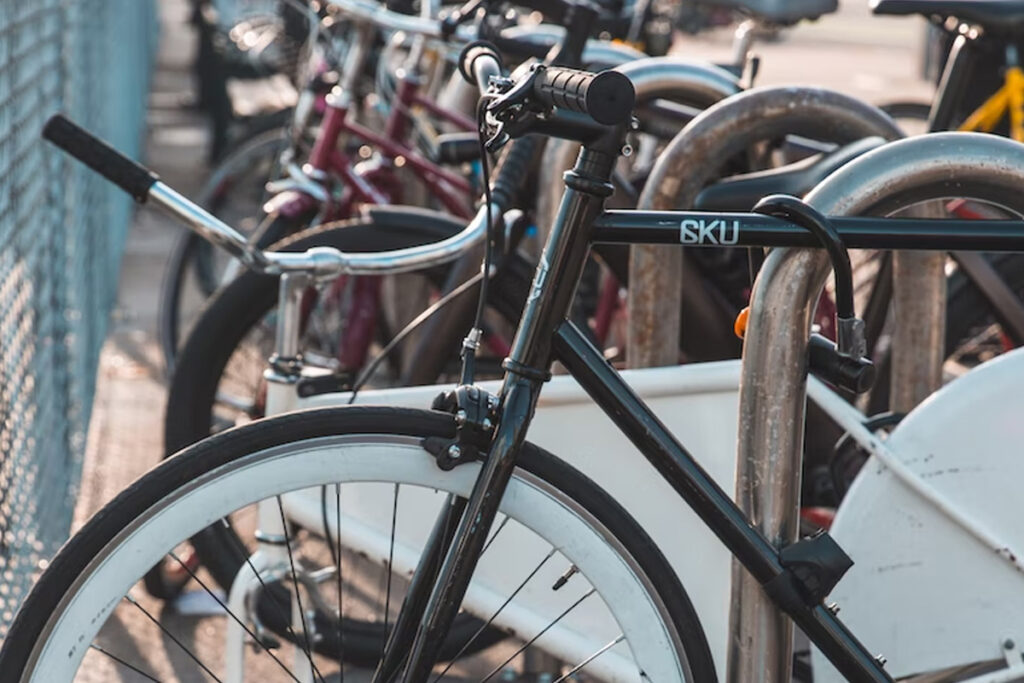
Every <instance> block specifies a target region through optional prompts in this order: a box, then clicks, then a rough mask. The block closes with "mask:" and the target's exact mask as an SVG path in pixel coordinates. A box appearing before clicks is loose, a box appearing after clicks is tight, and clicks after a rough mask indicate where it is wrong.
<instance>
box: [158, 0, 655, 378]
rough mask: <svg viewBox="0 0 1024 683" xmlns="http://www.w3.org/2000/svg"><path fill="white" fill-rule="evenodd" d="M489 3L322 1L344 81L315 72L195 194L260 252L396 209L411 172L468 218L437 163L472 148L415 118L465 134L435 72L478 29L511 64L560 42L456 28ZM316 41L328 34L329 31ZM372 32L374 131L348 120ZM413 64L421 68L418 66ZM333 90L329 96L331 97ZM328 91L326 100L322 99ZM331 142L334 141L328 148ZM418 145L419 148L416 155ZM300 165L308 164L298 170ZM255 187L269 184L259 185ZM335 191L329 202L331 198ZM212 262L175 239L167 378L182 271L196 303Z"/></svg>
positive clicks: (166, 292)
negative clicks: (342, 34)
mask: <svg viewBox="0 0 1024 683" xmlns="http://www.w3.org/2000/svg"><path fill="white" fill-rule="evenodd" d="M492 5H493V6H498V5H500V3H493V2H489V3H482V2H469V3H467V4H466V5H465V6H464V7H462V8H460V11H458V12H453V13H449V15H447V16H446V17H443V18H440V19H438V18H434V16H433V14H434V12H433V10H432V8H431V7H430V5H424V7H423V11H424V13H425V15H423V16H419V17H415V16H407V15H403V14H400V13H397V12H395V11H391V10H389V9H386V8H384V7H381V6H379V5H377V4H376V3H368V2H365V1H354V0H344V1H341V2H335V3H332V4H331V5H330V7H329V8H328V9H329V10H330V13H331V14H330V16H331V17H332V18H333V20H334V21H335V27H337V26H338V25H343V26H350V31H349V32H350V33H352V34H354V37H352V38H350V39H349V41H348V42H349V43H350V44H351V47H350V49H349V50H348V54H347V56H346V58H345V61H344V73H345V77H344V79H342V81H341V82H340V83H337V79H338V78H339V77H338V75H337V73H334V72H331V71H327V72H325V73H318V74H315V75H314V76H313V77H312V79H311V80H309V82H308V86H307V87H306V88H305V89H304V90H303V91H302V93H301V94H300V97H299V103H298V105H297V106H296V108H295V111H294V115H293V121H292V122H291V126H290V131H287V132H284V133H281V134H277V135H275V134H274V133H266V134H262V135H260V136H257V137H256V138H254V139H253V140H251V141H250V142H248V143H246V144H245V145H243V146H242V147H240V148H239V149H238V150H237V151H236V152H235V153H233V154H232V155H230V156H229V157H228V158H226V159H225V162H224V164H223V166H222V167H221V168H219V169H218V170H217V171H216V172H215V173H214V175H213V177H212V178H211V182H210V183H209V184H208V187H207V188H206V189H204V198H206V197H209V198H210V199H211V200H212V201H210V203H209V204H204V205H205V206H207V208H210V209H211V210H213V212H214V214H215V215H218V216H219V217H221V218H222V219H225V220H228V221H229V222H232V224H236V225H237V224H238V222H239V221H240V220H242V218H243V217H244V219H245V220H246V221H247V222H248V223H251V224H253V228H251V229H250V232H258V234H256V235H255V236H254V239H257V241H258V244H259V245H260V246H262V247H267V246H269V245H271V244H273V243H275V242H277V241H278V240H280V239H282V238H283V237H285V236H286V235H289V234H291V233H293V232H295V231H297V230H299V229H301V228H304V227H307V226H308V225H309V224H310V223H311V222H313V223H319V222H324V221H331V220H338V219H339V218H343V217H348V216H351V215H353V214H354V208H355V207H357V206H360V205H367V204H378V205H379V204H383V203H402V200H403V197H402V195H403V193H404V194H406V195H408V194H409V191H408V188H407V185H408V184H407V183H406V182H405V181H406V180H407V175H410V174H411V176H412V178H414V179H416V180H417V181H419V183H418V187H417V188H416V189H417V190H419V189H424V188H425V189H426V191H427V193H428V194H429V195H430V196H433V197H434V198H436V199H437V200H438V201H439V202H440V203H441V204H442V205H443V206H444V207H445V209H446V210H447V211H448V212H450V213H452V214H454V215H456V216H461V217H463V218H468V217H469V215H470V214H471V210H470V209H471V207H469V205H468V203H467V197H469V196H470V194H471V193H470V183H469V182H468V181H467V180H466V179H465V177H464V176H463V175H462V174H461V173H458V172H455V171H452V170H449V169H448V168H445V167H444V166H443V165H442V164H445V165H451V164H459V163H463V162H467V161H471V160H472V159H473V158H475V156H476V154H477V145H476V143H475V141H474V139H473V138H472V137H470V138H469V139H467V138H465V137H464V136H463V137H461V138H460V137H459V136H458V135H457V134H455V135H438V130H437V129H436V128H437V126H433V125H431V123H430V122H428V121H427V119H426V117H423V116H422V115H421V114H422V113H423V112H426V113H427V114H429V116H430V118H431V119H432V120H433V121H435V122H437V123H438V126H444V125H447V126H448V127H453V128H454V129H456V130H461V131H470V130H472V129H473V128H474V127H475V124H474V123H473V121H472V120H471V118H470V117H468V116H466V115H464V114H463V113H461V112H460V111H459V109H458V107H456V106H455V104H457V99H458V98H457V97H453V96H451V95H446V94H445V93H441V94H438V93H437V92H435V91H436V90H437V86H438V84H439V82H440V80H439V79H438V78H437V75H438V74H437V72H438V70H439V68H440V67H443V66H444V62H445V55H446V53H448V52H450V51H451V44H452V43H454V44H456V45H461V44H465V42H468V41H469V40H471V39H472V38H473V37H474V35H475V33H476V32H477V30H480V31H484V32H485V33H484V35H486V36H487V37H488V38H490V39H493V40H494V41H495V42H496V43H498V44H499V45H500V46H501V47H502V49H503V50H505V51H507V52H508V53H509V54H512V55H517V56H520V57H522V56H533V57H536V56H544V55H545V54H546V53H547V52H548V51H549V50H550V48H552V47H553V46H557V45H558V43H559V41H560V40H561V38H560V36H559V34H558V32H557V31H553V30H552V28H555V29H559V28H561V27H552V26H550V25H541V26H537V27H533V28H532V29H531V30H530V31H529V32H516V31H515V30H513V28H514V27H507V26H504V22H506V21H507V20H506V19H504V18H502V20H501V22H499V24H498V25H496V26H491V25H490V24H484V25H482V26H480V27H478V28H470V27H469V26H467V25H466V24H467V22H469V21H470V20H472V19H473V18H474V16H475V14H476V10H477V9H478V8H479V7H481V6H484V7H487V8H488V9H489V10H490V13H491V15H492V17H493V16H494V15H496V14H500V13H496V12H494V10H493V7H492ZM538 8H540V9H541V10H544V11H545V12H546V13H547V14H548V15H551V16H553V17H554V18H555V19H556V20H559V17H561V16H562V15H565V12H566V10H565V8H561V5H559V4H557V3H556V4H551V3H539V4H538ZM560 8H561V9H560ZM572 21H575V20H572ZM616 21H617V18H616V17H614V16H612V17H609V16H607V15H604V14H602V15H601V16H599V17H598V18H597V19H595V23H596V27H595V28H594V29H593V31H594V32H597V31H599V30H602V29H603V28H604V27H614V25H615V23H616ZM345 22H348V23H345ZM335 32H336V31H335ZM321 33H322V34H323V35H324V36H325V38H330V33H329V32H327V31H322V32H321ZM381 34H383V35H388V36H390V38H389V40H388V41H387V43H386V45H385V46H384V48H383V49H382V50H380V54H379V56H378V59H377V62H378V64H377V72H378V73H377V77H376V80H377V82H378V84H379V87H378V91H379V97H380V99H381V102H380V104H381V105H386V106H385V114H386V120H385V121H384V122H382V123H381V125H380V128H381V131H382V132H381V133H377V132H376V130H374V129H373V128H372V127H371V126H368V125H365V124H362V123H360V122H358V121H357V116H356V112H357V110H358V106H357V105H358V104H359V103H360V101H361V96H362V94H363V93H362V92H361V91H360V89H359V88H357V87H356V86H357V84H358V82H359V79H360V78H361V76H362V74H363V72H364V71H367V70H368V68H367V67H369V66H370V65H371V63H372V61H373V58H374V56H376V52H375V50H374V44H373V38H374V37H375V36H378V35H381ZM408 36H413V39H412V46H411V47H410V50H409V51H410V55H409V58H408V59H406V60H404V66H403V68H402V69H400V70H399V72H398V74H397V76H394V77H393V76H391V75H390V74H389V73H387V71H388V69H387V67H388V66H389V65H390V63H391V60H392V56H393V54H394V53H395V52H396V50H398V49H399V48H403V47H404V46H405V44H406V43H407V42H409V41H408V40H407V38H408ZM396 39H397V40H396ZM640 56H643V55H642V53H639V52H637V51H635V50H632V49H630V48H626V47H625V46H621V45H613V44H610V43H607V42H603V41H588V43H587V45H586V47H585V49H584V52H583V55H582V59H584V60H585V61H586V62H587V63H598V64H609V63H610V64H616V63H619V62H622V61H625V60H627V59H636V58H637V57H640ZM335 61H337V60H335ZM421 62H423V63H424V64H425V65H426V66H425V67H422V68H421V66H420V63H421ZM392 81H394V82H393V83H392ZM384 84H387V86H386V87H385V86H384ZM335 85H337V86H338V88H337V89H334V90H333V92H331V91H332V89H333V87H334V86H335ZM385 92H391V93H392V96H391V97H390V98H386V97H384V96H383V94H384V93H385ZM329 93H330V98H329V99H330V103H328V102H326V101H325V96H326V95H328V94H329ZM384 100H387V102H384ZM315 109H322V110H323V112H324V120H323V122H322V123H321V128H320V130H319V132H318V135H317V139H316V141H315V142H313V143H309V142H308V141H306V140H305V137H307V132H308V130H309V128H310V127H311V125H312V124H313V121H314V120H315V118H316V117H315V116H314V115H313V112H314V110H315ZM414 137H418V138H422V139H423V140H425V143H426V144H425V145H420V146H417V145H416V143H415V140H414ZM342 142H344V145H343V146H342V147H339V144H340V143H342ZM353 143H360V144H358V145H356V144H353ZM466 143H468V144H466ZM306 147H311V148H312V151H311V152H309V154H308V155H307V153H306V152H304V151H303V150H304V148H306ZM421 147H425V148H426V149H425V150H421ZM357 148H358V151H359V154H360V155H362V154H368V153H369V154H370V157H369V158H365V159H364V158H362V157H361V156H360V158H358V159H357V158H355V157H352V156H351V155H350V150H355V149H357ZM314 157H315V158H314ZM301 159H307V160H308V162H309V163H308V164H300V163H299V160H301ZM275 169H276V170H279V171H281V174H283V177H280V176H281V174H275V173H273V171H274V170H275ZM250 179H256V180H257V182H258V186H257V188H256V190H257V191H256V192H255V193H254V194H255V196H254V197H248V196H247V195H245V194H242V193H243V191H245V190H247V189H249V188H250V186H251V181H250ZM264 180H268V181H269V184H268V185H267V188H266V189H264V187H263V182H264ZM268 191H269V194H268ZM339 193H340V196H335V195H338V194H339ZM239 194H242V197H241V200H242V201H241V206H240V207H233V206H231V205H230V204H229V202H232V201H234V200H235V199H236V198H237V195H239ZM405 199H408V196H406V197H405ZM262 209H266V210H267V211H268V212H271V213H273V214H275V215H276V217H275V218H274V219H273V220H268V221H266V222H261V221H259V220H257V216H259V215H261V210H262ZM228 210H235V211H239V210H240V211H241V212H243V213H242V214H241V216H238V217H237V218H236V216H233V215H231V214H230V213H227V211H228ZM257 224H258V225H259V227H258V228H257V227H256V226H257ZM211 260H212V256H211V254H210V253H209V248H208V247H207V246H205V244H204V243H203V242H202V241H201V240H199V239H198V238H196V237H195V236H194V235H192V234H190V233H184V234H183V235H182V238H181V239H180V240H179V242H178V244H177V245H176V246H175V248H174V251H173V252H172V255H171V258H170V261H169V267H168V271H167V274H166V276H165V278H164V282H163V286H162V288H161V301H160V318H159V320H160V325H159V327H160V330H159V331H160V338H161V346H162V350H163V355H164V359H165V366H166V368H167V369H168V374H170V372H171V370H173V365H174V358H175V355H176V354H177V351H178V346H179V344H180V341H181V339H182V337H183V335H182V330H183V329H184V328H185V327H187V326H186V325H185V323H186V322H187V318H188V317H189V316H186V314H185V311H184V309H186V308H189V307H191V306H192V305H193V304H194V302H193V301H192V300H191V299H190V298H189V297H187V296H186V294H187V293H188V291H187V290H189V287H188V284H189V279H190V278H189V274H190V272H194V274H195V280H196V281H197V284H198V285H199V287H198V290H199V295H200V297H202V298H206V297H208V296H210V295H211V294H212V293H213V291H214V290H215V289H216V287H217V286H218V285H220V284H221V283H222V282H225V281H228V280H230V278H231V277H232V276H233V275H234V273H235V272H236V270H237V269H228V270H227V271H225V272H218V271H219V270H222V269H218V268H214V267H213V265H212V263H211ZM367 284H368V283H367V282H364V283H363V285H364V286H363V287H362V288H361V290H364V291H363V292H362V294H361V296H360V297H359V298H361V299H363V308H372V307H373V304H372V302H369V301H366V300H367V299H368V297H371V296H372V292H368V291H365V290H368V289H372V287H369V288H368V287H366V286H365V285H367ZM192 298H194V297H192ZM350 355H351V356H353V357H356V356H358V355H359V353H358V351H354V352H353V353H352V354H350Z"/></svg>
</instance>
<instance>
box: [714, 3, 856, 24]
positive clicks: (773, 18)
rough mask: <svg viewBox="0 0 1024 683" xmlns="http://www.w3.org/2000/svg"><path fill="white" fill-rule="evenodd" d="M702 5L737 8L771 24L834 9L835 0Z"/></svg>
mask: <svg viewBox="0 0 1024 683" xmlns="http://www.w3.org/2000/svg"><path fill="white" fill-rule="evenodd" d="M701 4H702V5H709V6H714V7H728V8H731V9H738V10H740V11H742V12H743V13H744V14H747V15H750V16H752V17H754V18H755V19H761V20H763V21H766V22H769V23H772V24H784V25H789V24H796V23H798V22H800V21H803V20H805V19H817V18H818V17H820V16H821V15H823V14H831V13H832V12H835V11H836V7H837V6H838V3H837V0H702V2H701Z"/></svg>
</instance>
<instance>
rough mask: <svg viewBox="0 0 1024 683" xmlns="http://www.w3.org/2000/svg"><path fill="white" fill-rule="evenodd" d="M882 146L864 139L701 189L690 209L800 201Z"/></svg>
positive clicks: (740, 208)
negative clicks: (769, 199)
mask: <svg viewBox="0 0 1024 683" xmlns="http://www.w3.org/2000/svg"><path fill="white" fill-rule="evenodd" d="M883 144H885V140H883V139H882V138H880V137H870V138H864V139H862V140H857V141H856V142H851V143H850V144H848V145H843V146H841V147H838V148H837V149H835V150H833V151H831V152H826V153H823V154H815V155H814V156H812V157H808V158H807V159H801V160H800V161H797V162H795V163H792V164H787V165H786V166H782V167H780V168H771V169H768V170H766V171H755V172H753V173H745V174H743V175H739V176H734V177H732V178H726V179H725V180H722V181H719V182H717V183H715V184H714V185H711V186H709V187H706V188H704V189H703V190H702V191H701V193H700V194H699V195H697V199H696V200H695V202H694V205H693V208H694V209H697V210H698V211H749V210H750V209H751V207H753V206H754V205H755V204H757V202H758V201H760V200H761V198H762V197H766V196H768V195H770V194H789V195H793V196H795V197H802V196H803V195H805V194H807V193H808V192H810V191H811V190H812V189H813V188H814V186H815V185H817V184H818V183H820V182H821V181H822V180H824V179H825V178H826V177H828V175H829V174H831V173H832V172H833V171H835V170H836V169H838V168H839V167H841V166H843V165H844V164H846V163H848V162H850V161H852V160H853V159H856V158H857V157H859V156H860V155H862V154H865V153H866V152H870V151H871V150H873V149H875V148H876V147H880V146H882V145H883Z"/></svg>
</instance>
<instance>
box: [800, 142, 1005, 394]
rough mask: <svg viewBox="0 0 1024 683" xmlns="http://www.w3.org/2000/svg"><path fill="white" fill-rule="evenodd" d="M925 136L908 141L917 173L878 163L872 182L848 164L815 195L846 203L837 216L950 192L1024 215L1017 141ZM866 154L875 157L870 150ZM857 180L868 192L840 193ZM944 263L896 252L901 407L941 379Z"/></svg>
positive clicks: (884, 210) (885, 210)
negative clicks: (900, 172) (920, 140)
mask: <svg viewBox="0 0 1024 683" xmlns="http://www.w3.org/2000/svg"><path fill="white" fill-rule="evenodd" d="M925 139H926V140H928V142H927V143H921V146H917V145H915V146H902V145H905V144H906V143H901V147H900V149H903V150H904V153H905V154H907V155H908V163H914V164H916V166H913V172H912V173H908V172H905V175H903V176H900V175H898V173H897V172H896V171H895V170H894V169H891V168H884V165H883V164H881V163H876V166H875V167H874V168H873V169H872V171H871V173H873V174H874V175H873V176H867V178H870V180H865V178H861V177H854V176H851V175H848V174H847V173H844V172H843V170H841V171H840V172H839V173H838V174H836V176H834V177H833V178H830V179H829V182H828V183H827V184H823V186H822V187H821V188H819V190H816V194H817V193H819V192H825V191H828V192H829V201H832V202H835V203H836V204H837V207H839V208H838V210H837V211H835V212H834V213H835V214H837V215H838V214H851V213H852V214H872V215H886V214H889V213H892V212H893V211H895V210H898V209H900V208H903V207H906V206H909V205H912V204H918V203H920V202H925V201H927V200H930V199H940V198H946V197H962V198H968V199H977V200H983V201H991V202H993V203H995V204H998V205H1000V206H1002V207H1003V208H1005V209H1007V210H1009V211H1012V212H1013V213H1016V214H1018V215H1020V214H1021V213H1022V210H1024V199H1022V198H1021V196H1020V192H1019V189H1018V190H1017V191H1014V189H1013V188H1014V187H1016V188H1020V187H1021V185H1020V184H1019V183H1020V182H1021V181H1020V178H1021V176H1022V173H1021V168H1020V166H1019V164H1020V163H1021V146H1020V145H1019V144H1018V143H1015V142H1013V141H1010V140H1006V139H1003V138H995V137H993V136H987V135H982V134H978V133H974V134H965V133H935V134H931V135H928V136H926V137H925ZM908 142H909V141H908ZM935 149H942V150H944V152H945V154H944V155H938V156H936V155H935V154H934V150H935ZM865 158H874V157H873V155H870V154H869V155H867V157H865ZM901 168H903V167H902V166H901ZM907 168H910V166H908V167H907ZM844 170H845V169H844ZM840 183H843V184H845V185H841V184H840ZM861 183H866V184H861ZM854 184H856V185H857V186H858V187H861V188H862V190H860V191H858V192H856V193H851V194H850V195H848V196H846V197H841V196H840V195H841V193H843V192H845V191H847V190H848V189H850V188H851V187H852V186H853V185H854ZM828 188H835V189H828ZM934 209H935V207H934V205H927V204H925V205H919V206H917V207H915V211H914V215H918V216H927V215H935V214H934ZM922 211H925V212H929V213H922ZM944 266H945V258H944V257H943V255H941V254H922V253H919V252H897V253H896V254H895V256H894V259H893V306H894V307H895V310H896V316H895V318H894V320H895V328H894V330H893V341H892V344H893V350H892V384H891V387H892V390H891V391H892V394H891V397H892V398H891V400H892V407H893V408H894V409H897V410H909V409H911V408H913V407H914V406H915V405H917V404H918V403H919V402H921V401H922V400H923V399H924V398H926V397H927V396H928V394H929V393H931V391H934V390H935V389H937V388H938V387H939V386H940V385H941V379H942V362H943V359H944V358H945V317H946V307H945V270H944Z"/></svg>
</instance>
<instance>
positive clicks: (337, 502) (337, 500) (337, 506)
mask: <svg viewBox="0 0 1024 683" xmlns="http://www.w3.org/2000/svg"><path fill="white" fill-rule="evenodd" d="M334 510H335V513H336V514H337V517H336V526H335V529H334V537H335V539H336V543H337V546H336V548H335V551H336V552H335V553H334V556H335V557H336V558H337V564H335V566H334V570H335V574H336V576H337V580H338V676H339V678H340V681H341V683H345V656H344V655H345V641H344V640H343V638H344V635H343V632H342V631H343V629H342V628H341V620H342V615H343V614H344V611H343V610H342V578H341V484H335V485H334ZM327 542H328V543H329V544H330V543H331V539H330V537H328V538H327Z"/></svg>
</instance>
